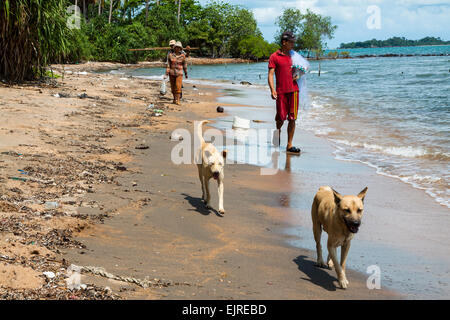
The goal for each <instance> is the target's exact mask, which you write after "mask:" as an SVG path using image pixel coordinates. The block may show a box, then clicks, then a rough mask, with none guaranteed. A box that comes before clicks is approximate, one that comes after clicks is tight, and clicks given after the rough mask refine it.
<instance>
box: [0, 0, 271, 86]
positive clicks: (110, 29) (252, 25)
mask: <svg viewBox="0 0 450 320" xmlns="http://www.w3.org/2000/svg"><path fill="white" fill-rule="evenodd" d="M179 1H181V2H179ZM75 3H77V5H78V6H79V7H80V10H81V17H80V20H81V28H80V29H69V27H68V26H67V24H66V22H67V19H68V18H69V13H68V12H67V10H66V9H67V8H68V7H69V6H70V5H74V4H75ZM178 15H179V20H178ZM0 35H1V38H0V47H1V48H2V52H1V53H2V55H1V57H0V75H1V76H2V78H6V79H12V80H18V81H20V80H23V79H29V78H33V77H35V76H36V75H38V76H39V75H40V74H41V75H42V74H43V73H42V72H43V70H44V69H45V66H47V65H48V64H49V63H54V62H71V63H73V62H79V61H82V60H91V59H92V60H98V61H117V62H124V63H134V62H137V61H139V60H144V59H156V58H163V57H164V56H165V54H166V52H164V51H137V52H136V51H129V49H138V48H146V47H166V46H168V43H169V40H171V39H176V40H179V41H181V42H182V43H183V45H184V46H186V45H190V46H191V47H199V48H200V50H198V51H194V52H193V54H196V55H199V56H210V57H248V58H252V59H260V58H265V57H268V56H269V55H270V53H271V50H274V48H276V46H273V45H270V44H269V43H268V42H267V41H265V40H264V39H263V37H262V35H261V31H260V30H259V29H258V26H257V23H256V20H255V17H254V16H253V13H252V12H251V11H250V10H248V9H247V8H245V7H243V6H239V5H232V4H230V3H227V2H223V1H216V0H212V1H211V2H209V3H207V4H205V5H201V4H200V3H199V2H198V0H178V1H174V0H159V1H156V0H98V1H96V0H85V1H83V0H0Z"/></svg>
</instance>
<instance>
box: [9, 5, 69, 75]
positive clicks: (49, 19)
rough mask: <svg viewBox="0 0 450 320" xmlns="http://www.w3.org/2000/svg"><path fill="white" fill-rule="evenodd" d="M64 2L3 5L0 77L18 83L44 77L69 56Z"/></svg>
mask: <svg viewBox="0 0 450 320" xmlns="http://www.w3.org/2000/svg"><path fill="white" fill-rule="evenodd" d="M66 5H67V3H66V2H65V1H61V0H46V1H41V0H14V1H12V0H11V1H10V0H3V1H0V48H1V49H0V50H1V54H0V77H1V78H2V79H5V80H8V81H11V82H15V81H23V80H27V79H33V78H35V77H36V76H42V75H44V74H45V68H46V66H47V65H48V64H49V63H50V62H53V61H56V60H59V59H60V58H61V57H63V56H64V55H65V54H67V53H68V38H69V33H70V29H69V28H68V27H67V25H66V18H67V13H66Z"/></svg>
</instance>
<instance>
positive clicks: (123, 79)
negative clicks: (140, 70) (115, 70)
mask: <svg viewBox="0 0 450 320" xmlns="http://www.w3.org/2000/svg"><path fill="white" fill-rule="evenodd" d="M119 80H122V81H125V80H129V79H128V78H119Z"/></svg>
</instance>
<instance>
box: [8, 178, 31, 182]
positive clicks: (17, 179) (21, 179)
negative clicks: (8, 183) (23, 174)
mask: <svg viewBox="0 0 450 320" xmlns="http://www.w3.org/2000/svg"><path fill="white" fill-rule="evenodd" d="M8 179H10V180H16V181H23V182H26V181H27V179H26V178H20V177H8Z"/></svg>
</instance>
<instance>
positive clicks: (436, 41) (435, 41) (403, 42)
mask: <svg viewBox="0 0 450 320" xmlns="http://www.w3.org/2000/svg"><path fill="white" fill-rule="evenodd" d="M446 44H450V41H443V40H441V38H439V37H438V38H434V37H425V38H423V39H420V40H408V39H405V38H404V37H393V38H389V39H387V40H376V39H372V40H367V41H363V42H359V41H358V42H350V43H341V45H340V47H339V49H354V48H381V47H412V46H427V45H446Z"/></svg>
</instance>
